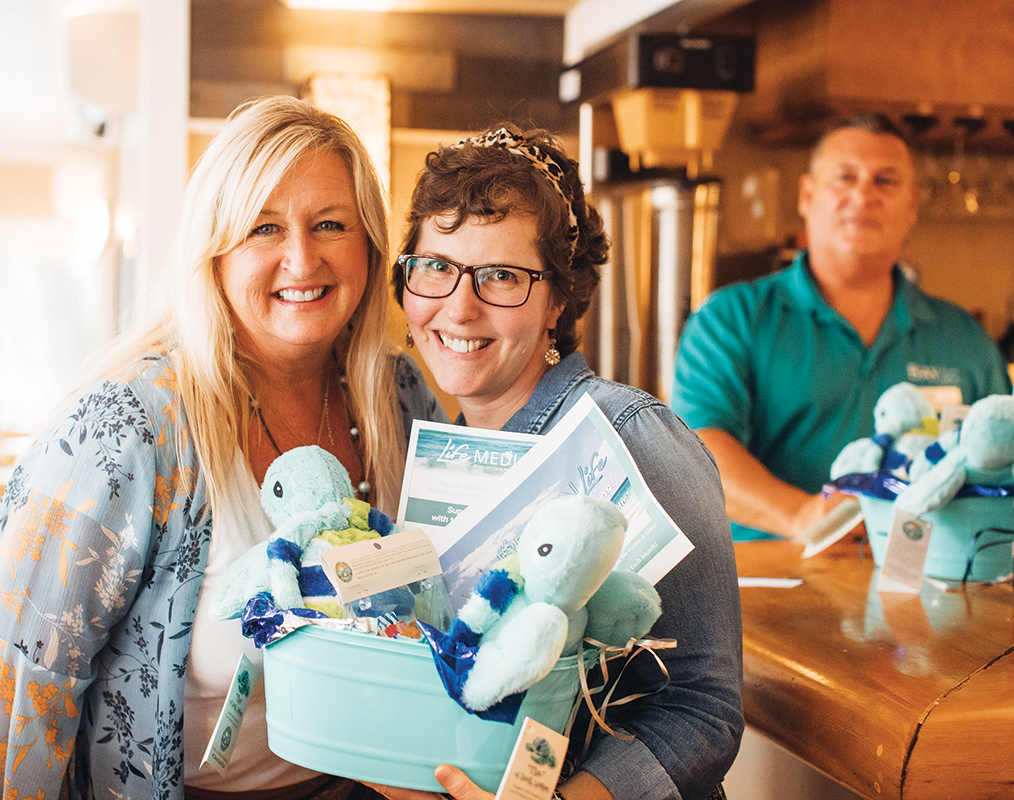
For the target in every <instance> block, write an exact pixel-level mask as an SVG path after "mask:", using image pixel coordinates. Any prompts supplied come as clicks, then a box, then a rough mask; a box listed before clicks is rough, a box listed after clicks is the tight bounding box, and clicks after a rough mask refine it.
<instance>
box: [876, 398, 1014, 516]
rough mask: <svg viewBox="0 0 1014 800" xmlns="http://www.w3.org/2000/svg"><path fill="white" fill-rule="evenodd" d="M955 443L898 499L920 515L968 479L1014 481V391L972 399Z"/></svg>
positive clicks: (950, 437) (982, 483) (941, 502)
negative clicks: (1013, 394) (1010, 393)
mask: <svg viewBox="0 0 1014 800" xmlns="http://www.w3.org/2000/svg"><path fill="white" fill-rule="evenodd" d="M947 440H948V444H949V449H948V450H947V453H946V455H944V457H943V458H942V459H940V461H938V462H937V463H936V464H934V465H933V466H932V467H929V468H928V469H925V470H923V469H920V470H919V475H918V477H917V478H915V479H914V480H913V481H912V483H910V484H909V485H908V486H907V487H906V488H905V489H904V491H902V492H901V494H899V495H898V499H897V500H896V501H895V505H896V506H897V507H898V508H900V509H902V510H903V511H905V512H907V513H909V514H912V515H914V516H922V515H923V514H925V513H928V512H930V511H935V510H936V509H938V508H940V506H942V505H944V503H947V502H949V501H950V500H951V499H952V498H953V497H954V496H955V495H956V494H957V493H958V491H959V490H960V489H961V487H962V486H964V485H965V484H966V483H968V484H974V485H977V486H1008V485H1011V484H1012V483H1014V396H1011V395H1006V394H994V395H990V396H989V397H984V398H982V399H981V400H979V401H977V402H975V403H973V404H972V407H971V408H970V409H969V410H968V414H967V415H966V416H965V419H964V421H963V422H962V423H961V427H960V428H959V429H958V431H957V433H956V434H951V433H950V432H948V436H947Z"/></svg>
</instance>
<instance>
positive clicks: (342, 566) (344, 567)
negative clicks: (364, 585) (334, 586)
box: [334, 561, 352, 583]
mask: <svg viewBox="0 0 1014 800" xmlns="http://www.w3.org/2000/svg"><path fill="white" fill-rule="evenodd" d="M334 574H335V575H337V576H338V580H340V581H342V582H343V583H348V582H349V581H350V580H352V567H350V566H349V565H348V564H346V563H345V562H344V561H339V562H338V563H337V564H335V565H334Z"/></svg>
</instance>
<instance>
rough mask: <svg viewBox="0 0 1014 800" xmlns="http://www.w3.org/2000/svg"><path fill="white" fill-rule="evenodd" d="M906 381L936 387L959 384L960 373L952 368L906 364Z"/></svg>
mask: <svg viewBox="0 0 1014 800" xmlns="http://www.w3.org/2000/svg"><path fill="white" fill-rule="evenodd" d="M908 379H909V380H910V381H922V382H923V383H932V384H936V385H938V386H943V385H950V384H960V383H961V373H960V372H959V371H958V370H957V369H956V368H954V367H935V366H933V365H931V364H915V363H913V362H911V361H909V362H908Z"/></svg>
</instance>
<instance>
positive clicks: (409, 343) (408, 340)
mask: <svg viewBox="0 0 1014 800" xmlns="http://www.w3.org/2000/svg"><path fill="white" fill-rule="evenodd" d="M405 347H407V348H408V349H409V350H411V349H412V348H413V347H415V337H414V336H412V331H409V332H408V333H406V334H405Z"/></svg>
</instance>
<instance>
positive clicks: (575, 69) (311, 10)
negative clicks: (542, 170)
mask: <svg viewBox="0 0 1014 800" xmlns="http://www.w3.org/2000/svg"><path fill="white" fill-rule="evenodd" d="M1012 62H1014V4H1012V3H1010V2H1008V1H1007V0H978V1H977V2H976V3H972V4H963V3H953V2H946V0H907V2H904V3H888V2H883V0H753V1H752V2H749V1H748V0H676V1H675V2H674V0H349V1H348V2H339V0H3V2H2V4H0V75H2V83H0V242H2V246H0V287H2V289H0V448H2V449H0V484H2V483H3V482H4V479H5V474H4V473H3V472H2V470H4V469H8V470H9V468H10V463H11V461H12V460H13V454H14V453H15V452H16V451H17V448H18V446H19V444H18V443H19V442H21V441H23V439H22V438H18V437H17V436H15V434H22V433H27V432H31V431H32V430H33V429H34V428H35V427H36V426H37V425H39V424H40V422H41V421H42V420H43V419H44V418H45V417H46V415H47V414H48V413H49V411H50V410H51V409H52V407H53V406H54V405H55V404H56V403H57V402H58V401H59V400H60V399H61V397H63V396H64V394H65V393H66V392H67V391H69V390H70V389H71V388H72V387H73V385H74V383H75V381H76V379H77V378H78V376H79V374H80V370H81V366H82V363H83V362H84V360H85V359H86V357H87V356H88V354H89V353H90V352H92V351H93V350H94V349H95V348H97V347H99V346H101V345H103V344H104V343H106V342H108V341H109V340H110V339H111V338H112V337H113V336H115V335H116V334H117V333H118V332H120V331H122V330H124V329H125V328H127V327H129V326H130V325H131V324H132V323H133V322H134V321H136V320H138V319H141V318H143V316H144V314H145V313H146V310H147V308H148V307H149V304H150V301H151V296H152V292H153V291H154V286H155V285H156V278H157V275H158V273H159V270H160V269H161V268H162V265H163V264H164V262H165V258H166V254H167V251H168V249H169V247H170V244H171V242H172V237H173V235H174V232H175V228H176V224H177V219H178V215H179V205H180V201H181V197H182V193H183V188H184V185H185V183H186V179H187V175H188V172H189V170H190V168H191V167H192V165H193V163H194V161H195V159H196V158H197V157H198V156H199V154H200V153H201V151H202V149H203V147H204V146H205V144H206V143H207V141H208V139H209V138H210V137H211V136H213V135H214V133H215V132H216V131H217V130H218V129H219V127H220V126H221V124H222V120H223V119H224V118H225V117H226V116H227V115H228V114H229V113H230V112H231V111H232V110H233V109H234V108H235V107H236V106H237V105H238V104H240V103H241V102H243V101H245V100H248V99H251V98H254V97H257V96H260V95H265V94H276V93H286V94H293V95H299V96H306V97H311V98H313V99H314V101H315V102H317V103H318V104H319V105H321V106H323V107H325V108H327V109H328V110H331V111H333V112H334V113H336V114H338V115H340V116H342V117H344V118H346V119H347V120H349V121H350V122H351V123H352V124H353V125H354V127H356V129H357V130H358V131H359V132H360V134H361V135H362V136H363V138H364V139H365V140H366V141H367V143H368V145H369V147H370V149H371V152H372V153H373V155H374V158H375V160H376V162H377V164H378V167H379V168H380V170H381V173H382V179H383V180H384V181H385V183H386V184H387V187H388V189H389V191H390V195H391V204H392V217H391V220H392V225H391V246H392V252H393V253H396V252H397V248H398V243H399V239H400V235H401V229H402V221H403V217H404V210H405V207H406V201H407V197H408V194H409V193H410V191H411V188H412V183H413V180H414V178H415V175H416V173H417V171H418V169H419V166H420V165H421V163H422V160H423V158H424V155H425V153H426V152H428V151H429V150H431V149H433V148H434V147H435V146H436V145H437V144H439V143H442V142H452V141H455V140H457V139H458V138H460V137H461V136H463V135H467V134H470V133H473V132H475V131H478V130H481V129H484V128H486V127H488V126H490V125H493V124H496V123H499V122H503V121H512V122H515V123H517V124H519V125H521V126H522V127H543V128H548V129H549V130H551V131H553V132H554V133H556V134H558V135H559V136H561V137H562V138H563V140H564V142H565V144H566V145H567V147H568V149H569V151H570V152H571V153H572V154H573V155H575V156H579V157H580V159H579V160H580V162H581V165H582V169H583V170H584V174H585V179H586V182H587V184H588V186H589V187H590V190H591V196H592V198H593V199H594V200H595V202H596V203H597V204H598V206H599V207H600V209H601V210H602V213H603V216H604V217H605V219H606V223H607V225H608V226H609V230H610V232H611V236H612V239H613V243H614V248H613V257H612V261H611V262H610V264H608V265H606V267H605V269H604V274H603V283H602V290H601V292H600V297H599V299H598V300H597V302H596V304H595V306H594V308H593V309H592V311H591V313H590V314H589V315H588V319H587V321H586V325H585V331H584V333H585V344H584V349H585V351H586V353H587V354H588V356H589V360H590V362H591V363H592V365H593V366H595V367H597V369H598V371H599V372H600V373H602V374H603V375H604V376H605V377H610V378H614V379H616V380H621V381H626V382H629V383H633V384H636V385H638V386H641V387H643V388H645V389H646V390H648V391H650V392H653V393H655V394H657V395H658V396H660V397H663V398H665V397H666V396H667V393H668V391H669V380H670V378H669V372H670V370H671V367H672V355H673V352H674V350H675V346H676V342H677V341H678V337H679V332H680V329H681V326H682V322H683V320H684V319H685V318H686V315H687V314H688V313H689V312H690V310H691V309H692V308H694V307H695V306H696V305H697V304H698V303H699V302H700V301H701V300H702V299H703V298H704V297H705V296H706V295H707V293H708V292H710V291H711V290H713V289H714V288H716V287H717V286H720V285H723V284H725V283H728V282H730V281H734V280H737V279H741V278H749V277H753V276H755V275H759V274H762V273H764V272H768V271H770V270H772V269H776V268H778V267H779V266H781V265H782V264H784V263H785V262H786V261H787V260H788V259H789V258H791V256H792V253H793V251H794V249H795V248H797V247H798V246H801V245H802V244H804V243H803V242H802V239H801V235H802V234H801V231H802V221H801V219H800V218H799V216H798V214H797V212H796V197H797V185H798V180H799V176H800V175H801V174H802V173H803V172H804V170H805V169H806V164H807V158H808V148H809V146H810V145H811V144H812V142H813V141H814V138H815V136H816V134H817V132H818V131H819V130H820V128H821V127H823V126H824V125H825V124H826V123H828V122H829V121H831V120H832V119H833V118H835V117H838V116H842V115H844V114H847V113H850V112H853V111H862V110H865V111H878V112H883V113H887V114H889V115H891V116H892V117H893V118H894V119H895V120H896V121H897V122H898V123H899V124H901V125H902V126H903V127H905V128H906V129H907V130H908V131H909V133H910V134H911V135H912V139H913V142H914V152H915V156H916V160H917V166H918V169H919V172H920V188H921V208H920V221H919V223H918V224H917V226H916V228H915V229H914V230H913V232H912V235H911V237H910V241H909V243H908V247H907V253H906V258H907V261H908V266H909V267H910V268H911V270H912V273H913V274H914V275H916V276H917V278H918V280H919V281H920V283H921V284H922V286H923V287H924V288H925V289H926V290H927V291H929V292H930V293H931V294H936V295H939V296H941V297H944V298H946V299H948V300H951V301H953V302H955V303H957V304H958V305H960V306H962V307H964V308H965V309H967V310H968V311H970V312H971V313H973V314H974V315H975V316H976V317H977V318H978V319H979V320H980V321H981V323H982V324H983V326H984V327H985V328H986V330H987V331H988V332H989V333H990V335H991V336H993V337H994V339H996V340H997V341H998V342H1000V343H1001V344H1002V345H1003V347H1004V348H1005V349H1007V350H1008V353H1009V352H1010V349H1009V348H1010V342H1011V340H1012V339H1014V336H1012V335H1011V331H1012V328H1014V69H1011V67H1012ZM389 322H390V329H391V335H392V338H393V339H394V340H395V341H400V340H401V339H402V338H403V335H404V331H405V325H404V322H403V320H402V319H401V318H400V312H398V311H397V310H395V312H393V313H392V317H391V320H390V321H389ZM443 399H444V402H445V404H446V405H447V406H448V410H449V411H450V412H451V413H452V414H453V413H454V411H455V409H454V407H453V401H452V400H450V399H449V398H443ZM771 776H774V777H771ZM769 778H770V786H771V787H775V785H776V784H778V786H779V787H780V788H778V789H776V788H771V789H770V790H769V789H767V788H766V787H767V786H769V783H766V781H768V780H769ZM729 786H730V797H734V798H738V799H739V800H749V798H751V797H758V798H759V797H766V796H775V795H776V794H777V795H778V796H781V797H809V796H814V797H816V796H818V795H819V796H820V797H822V798H823V800H830V799H831V798H833V797H834V796H836V795H837V794H838V793H841V795H842V796H845V795H846V794H847V793H845V790H843V789H840V788H839V787H837V785H835V784H832V783H831V782H830V781H827V780H826V779H823V778H822V777H821V776H819V775H816V774H815V773H813V771H812V770H809V769H808V768H806V767H805V765H802V764H801V762H794V761H792V759H791V758H790V757H788V756H786V755H785V754H784V753H782V752H781V751H778V750H777V748H773V747H770V746H766V745H764V743H763V741H762V740H761V739H760V738H758V737H754V736H748V739H747V741H746V742H745V744H744V754H743V757H741V759H740V760H739V761H738V762H737V765H736V767H735V768H734V775H733V776H731V777H730V784H729ZM731 787H735V788H736V791H735V792H733V791H732V790H731Z"/></svg>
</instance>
